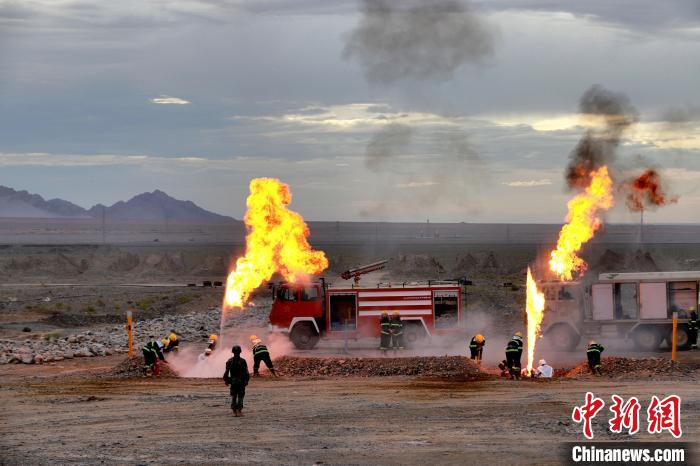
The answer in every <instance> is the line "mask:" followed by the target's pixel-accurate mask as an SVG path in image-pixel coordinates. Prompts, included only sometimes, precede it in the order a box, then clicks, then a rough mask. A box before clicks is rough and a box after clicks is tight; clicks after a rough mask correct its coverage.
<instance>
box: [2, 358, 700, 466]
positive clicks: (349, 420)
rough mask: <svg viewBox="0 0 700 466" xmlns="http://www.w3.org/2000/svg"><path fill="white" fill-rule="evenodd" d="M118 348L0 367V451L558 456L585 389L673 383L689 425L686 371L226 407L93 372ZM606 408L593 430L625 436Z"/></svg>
mask: <svg viewBox="0 0 700 466" xmlns="http://www.w3.org/2000/svg"><path fill="white" fill-rule="evenodd" d="M119 359H120V358H119V357H109V358H91V359H82V360H72V361H64V362H62V363H55V364H50V365H44V366H21V365H19V366H18V365H9V366H3V367H0V377H1V380H2V384H1V386H0V408H1V410H0V412H2V415H1V416H2V423H1V424H0V447H1V451H2V453H1V455H2V457H1V458H0V460H1V462H2V464H28V463H29V464H48V463H51V464H56V463H61V464H62V463H75V464H77V463H79V464H127V463H129V464H177V463H180V464H223V463H244V464H260V463H266V464H320V463H326V464H426V463H439V464H477V463H482V462H484V461H488V462H490V463H495V464H513V463H517V464H560V463H562V462H563V461H564V456H563V453H562V452H561V449H560V446H559V444H560V442H564V441H580V440H582V439H583V437H582V435H581V433H580V426H579V425H577V424H574V423H573V422H571V410H572V408H573V406H574V405H575V404H580V403H581V401H582V399H583V396H584V393H585V391H587V390H590V391H593V392H594V393H595V394H596V395H597V396H601V397H603V398H604V399H607V400H609V397H610V395H611V394H613V393H617V394H620V395H623V396H625V397H628V396H633V395H634V396H637V397H639V399H640V400H641V401H642V403H643V405H646V401H645V400H648V399H649V397H651V396H652V395H659V396H665V395H667V394H671V393H675V394H678V395H680V396H681V397H682V399H683V411H682V415H683V431H684V436H685V438H686V439H692V438H695V437H697V435H698V433H700V416H699V414H700V393H699V392H698V390H697V386H698V385H697V381H651V380H650V381H619V380H616V381H610V380H606V379H586V380H564V379H559V380H554V381H548V382H534V381H524V382H512V381H507V380H500V379H496V380H489V381H484V382H469V383H466V382H446V381H431V380H420V381H419V380H412V379H410V378H403V377H387V378H372V379H359V378H349V379H348V378H344V379H338V378H336V379H333V378H318V379H285V378H280V379H270V378H262V379H254V380H253V381H252V382H251V384H250V385H249V387H248V391H247V396H246V408H245V414H246V416H245V417H244V418H234V417H232V416H231V414H230V411H229V400H230V398H229V396H228V390H227V388H226V387H225V386H224V384H223V383H222V382H221V381H220V380H218V379H161V380H150V379H133V380H123V379H122V380H117V379H105V378H100V377H99V375H98V374H99V373H100V372H104V371H106V370H107V369H108V368H110V367H112V366H114V365H115V364H116V363H117V361H118V360H119ZM607 414H608V413H607V412H606V413H604V414H601V415H599V416H598V418H596V420H595V425H596V432H597V433H598V438H599V439H601V440H621V439H624V440H627V439H628V437H627V436H624V435H616V434H610V433H608V432H606V429H605V425H604V423H605V422H606V420H607V419H608V416H607ZM643 422H644V420H643ZM649 438H650V436H649V435H648V434H646V433H640V434H638V435H637V436H635V439H649ZM670 439H671V437H670V435H669V434H664V435H657V436H656V437H654V440H670Z"/></svg>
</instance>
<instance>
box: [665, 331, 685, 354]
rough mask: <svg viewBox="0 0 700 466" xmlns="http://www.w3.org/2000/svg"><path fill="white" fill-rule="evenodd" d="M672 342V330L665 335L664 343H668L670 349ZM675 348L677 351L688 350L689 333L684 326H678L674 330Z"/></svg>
mask: <svg viewBox="0 0 700 466" xmlns="http://www.w3.org/2000/svg"><path fill="white" fill-rule="evenodd" d="M672 341H673V329H670V330H669V331H668V334H667V335H666V343H668V347H669V348H670V347H671V344H672ZM676 348H678V349H679V350H687V349H688V348H690V333H689V330H688V327H687V326H685V325H679V326H678V329H677V330H676Z"/></svg>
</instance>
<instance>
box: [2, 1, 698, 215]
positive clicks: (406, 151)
mask: <svg viewBox="0 0 700 466" xmlns="http://www.w3.org/2000/svg"><path fill="white" fill-rule="evenodd" d="M596 84H597V85H599V86H601V87H602V88H603V89H605V90H607V91H609V92H611V93H615V95H617V96H621V97H622V98H624V99H627V100H628V103H629V104H630V105H631V106H633V108H634V109H635V111H636V112H637V114H638V119H637V121H636V122H635V123H634V124H633V125H631V126H630V127H629V128H628V129H627V130H626V131H625V132H624V134H623V136H622V141H621V143H620V145H619V147H618V149H617V152H618V153H617V154H616V158H615V160H616V162H615V167H614V168H615V170H616V172H617V173H618V174H617V175H616V176H618V177H619V178H620V179H622V178H623V177H626V176H629V175H634V174H635V173H638V172H640V171H641V170H642V169H643V168H646V167H654V168H656V169H658V170H659V171H660V172H661V173H662V176H663V177H664V180H665V182H666V183H667V186H668V189H669V191H671V192H672V194H673V195H675V196H678V202H677V203H676V204H674V205H670V206H666V207H662V208H659V209H658V210H656V211H654V212H649V213H648V219H649V220H650V221H654V222H698V221H700V213H699V212H700V4H699V3H698V2H697V0H677V1H675V0H668V1H664V2H659V1H657V0H620V1H615V2H610V1H609V0H590V1H586V2H581V1H570V2H569V1H553V0H552V1H547V0H539V1H537V0H492V1H483V2H477V1H473V2H472V3H469V4H467V3H464V2H459V1H457V0H434V1H432V2H422V3H421V4H420V5H419V4H418V3H412V2H407V1H404V2H398V3H397V2H394V1H391V0H367V1H359V0H358V1H356V0H342V1H327V0H290V1H283V0H181V1H179V0H133V1H131V0H122V1H118V2H106V1H103V0H78V1H72V0H31V1H27V0H0V184H2V185H6V186H11V187H14V188H16V189H26V190H29V191H31V192H36V193H39V194H42V195H43V196H44V197H46V198H52V197H61V198H64V199H67V200H71V201H73V202H76V203H77V204H80V205H82V206H84V207H90V206H91V205H92V204H95V203H98V202H101V203H104V204H112V203H114V202H116V201H118V200H121V199H125V198H129V197H131V196H132V195H134V194H137V193H140V192H144V191H152V190H154V189H156V188H159V189H162V190H164V191H166V192H167V193H169V194H171V195H173V196H174V197H177V198H182V199H191V200H193V201H195V202H196V203H198V204H200V205H201V206H203V207H205V208H208V209H211V210H214V211H217V212H220V213H225V214H229V215H233V216H235V217H238V218H240V217H241V216H242V214H243V212H244V209H245V196H246V193H247V185H248V182H249V181H250V179H251V178H254V177H259V176H271V177H279V178H281V179H282V180H283V181H285V182H287V183H289V184H290V185H291V187H292V192H293V195H294V202H293V207H294V209H295V210H298V211H299V212H300V213H302V215H304V216H305V217H306V218H307V219H312V220H382V221H390V220H407V221H410V220H414V221H424V220H425V219H426V218H430V220H431V221H468V222H480V221H499V222H560V221H562V219H563V217H564V215H565V212H566V201H567V199H568V198H570V197H571V196H572V192H571V191H569V190H568V188H567V187H566V182H565V178H564V173H565V169H566V166H567V164H568V162H569V156H570V154H571V152H572V150H573V149H574V148H575V147H576V144H577V142H578V141H579V139H580V138H581V137H582V135H583V134H584V133H585V132H586V131H587V130H590V129H591V128H593V129H595V125H596V123H595V121H594V119H591V118H587V117H586V115H582V114H580V113H579V108H580V107H579V101H580V98H581V96H582V95H583V94H584V93H585V92H586V91H587V90H588V89H590V88H591V86H593V85H596ZM617 204H618V206H617V207H616V208H615V210H614V211H613V212H612V213H611V214H610V219H611V221H616V222H628V221H636V218H637V215H638V214H633V213H629V212H627V211H626V210H625V208H624V199H620V200H619V201H618V202H617Z"/></svg>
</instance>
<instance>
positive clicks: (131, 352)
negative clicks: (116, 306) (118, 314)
mask: <svg viewBox="0 0 700 466" xmlns="http://www.w3.org/2000/svg"><path fill="white" fill-rule="evenodd" d="M133 322H134V319H133V317H132V315H131V311H126V327H125V328H126V331H127V332H128V333H129V357H130V358H131V357H133V356H134V332H133Z"/></svg>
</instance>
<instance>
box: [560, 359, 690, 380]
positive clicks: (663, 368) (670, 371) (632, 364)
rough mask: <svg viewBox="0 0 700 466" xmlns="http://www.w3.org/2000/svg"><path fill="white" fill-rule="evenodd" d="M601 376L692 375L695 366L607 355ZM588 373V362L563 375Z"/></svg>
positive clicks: (571, 375) (602, 362) (664, 360)
mask: <svg viewBox="0 0 700 466" xmlns="http://www.w3.org/2000/svg"><path fill="white" fill-rule="evenodd" d="M601 364H602V366H603V377H608V378H626V379H649V378H652V379H660V378H666V377H673V378H678V377H693V376H694V374H695V371H696V368H695V367H693V366H691V365H687V364H682V363H676V364H674V363H673V362H672V361H671V360H670V359H665V358H643V359H636V358H622V357H616V356H613V357H607V358H602V359H601ZM585 375H590V370H589V369H588V363H582V364H579V365H578V366H576V367H574V368H573V369H571V370H569V371H568V372H567V373H566V374H565V377H580V376H585Z"/></svg>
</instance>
